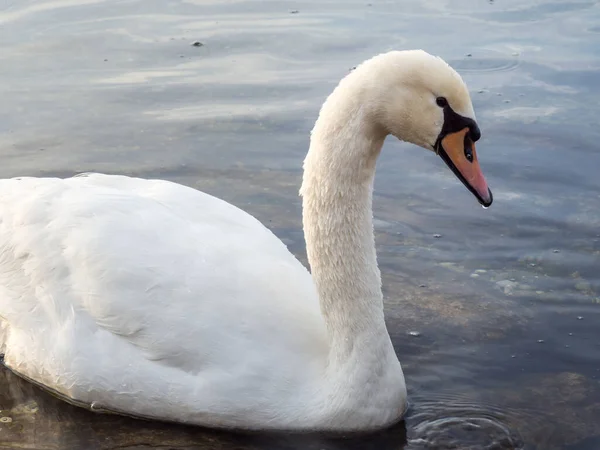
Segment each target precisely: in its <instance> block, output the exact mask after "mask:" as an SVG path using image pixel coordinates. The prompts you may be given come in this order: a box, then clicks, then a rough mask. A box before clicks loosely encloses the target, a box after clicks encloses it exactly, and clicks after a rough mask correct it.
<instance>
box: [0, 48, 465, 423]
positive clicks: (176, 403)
mask: <svg viewBox="0 0 600 450" xmlns="http://www.w3.org/2000/svg"><path fill="white" fill-rule="evenodd" d="M406 68H410V70H407V69H406ZM396 89H397V90H398V92H399V94H398V95H399V96H398V97H397V98H396V97H394V95H395V94H394V92H395V90H396ZM440 90H445V91H447V94H446V95H448V97H449V99H451V98H452V96H454V98H455V99H454V100H451V101H454V102H455V103H456V108H457V109H460V108H463V110H465V109H466V110H467V112H469V111H472V107H471V103H470V99H469V98H468V93H466V88H465V87H464V84H463V83H462V80H460V77H458V75H457V74H456V73H455V72H454V71H453V70H452V69H450V68H449V67H448V66H447V65H446V64H445V63H443V61H441V60H439V59H437V58H434V57H432V56H430V55H427V54H426V53H424V52H392V53H389V54H385V55H380V56H378V57H376V58H374V59H372V60H370V61H368V62H366V63H364V64H363V65H362V66H360V67H359V68H358V69H357V70H356V71H355V72H354V73H352V74H350V75H349V76H348V77H347V78H346V79H345V80H343V81H342V83H340V86H339V87H338V88H337V89H336V91H335V92H334V93H333V94H332V95H331V96H330V97H329V99H328V100H327V102H326V104H325V105H324V106H323V109H322V111H321V115H320V118H319V121H318V122H317V124H316V126H315V129H314V131H313V134H312V138H311V149H310V151H309V154H308V156H307V159H306V161H305V175H304V181H303V186H302V194H303V202H304V204H303V207H304V229H305V233H306V238H307V246H308V254H309V259H310V263H311V266H312V272H313V276H314V280H313V278H312V277H311V275H310V274H309V273H308V271H307V270H306V269H305V268H304V267H303V266H302V265H301V264H300V263H299V262H298V261H297V260H296V258H294V256H293V255H292V254H291V253H290V252H289V251H288V250H287V248H286V247H285V245H284V244H283V243H282V242H281V241H280V240H279V239H277V238H276V237H275V236H274V235H273V233H271V231H269V230H268V229H267V228H265V227H264V226H263V225H262V224H261V223H260V222H258V221H257V220H256V219H255V218H253V217H252V216H250V215H249V214H247V213H245V212H243V211H242V210H240V209H238V208H236V207H235V206H233V205H230V204H228V203H226V202H224V201H222V200H219V199H217V198H215V197H212V196H210V195H207V194H204V193H202V192H198V191H196V190H194V189H191V188H188V187H184V186H181V185H178V184H175V183H171V182H167V181H161V180H143V179H138V178H129V177H124V176H113V175H101V174H83V175H82V176H78V177H73V178H70V179H55V178H18V179H9V180H2V181H0V316H1V318H0V322H1V324H0V325H1V328H0V349H2V350H3V351H4V352H5V353H6V355H5V364H6V365H7V366H8V367H10V368H11V369H12V370H14V371H15V372H17V373H19V374H21V375H23V376H25V377H27V378H29V379H31V380H32V381H34V382H37V383H39V384H41V385H43V386H45V387H47V388H49V389H52V390H54V391H56V392H57V393H59V394H61V395H63V396H65V397H66V398H69V399H72V400H74V401H76V402H78V403H80V404H84V405H90V406H93V408H94V409H108V410H113V411H118V412H122V413H127V414H131V415H139V416H145V417H150V418H156V419H163V420H173V421H179V422H187V423H193V424H198V425H206V426H213V427H237V428H252V429H268V428H277V429H298V430H308V429H313V430H314V429H330V430H357V429H369V428H375V427H380V426H384V425H387V424H389V423H391V422H393V421H396V420H398V419H400V418H401V416H402V414H403V412H404V410H405V408H406V388H405V385H404V377H403V374H402V369H401V367H400V364H399V362H398V360H397V358H396V355H395V353H394V350H393V347H392V345H391V342H390V339H389V335H388V334H387V330H386V328H385V323H384V320H383V302H382V297H381V288H380V276H379V270H378V268H377V262H376V255H375V249H374V244H373V234H372V218H371V216H372V213H371V190H372V181H373V173H374V169H375V164H374V163H375V160H376V157H377V155H378V153H379V149H380V148H381V145H382V144H383V140H384V138H385V135H386V134H387V131H385V132H382V131H381V130H382V129H386V130H388V131H391V132H394V133H395V134H397V135H398V136H399V137H401V138H405V139H407V140H410V141H412V142H414V143H416V144H419V145H421V144H422V142H421V140H422V139H427V138H428V137H429V136H430V135H435V134H436V133H439V127H440V126H441V124H440V120H439V119H440V117H439V114H440V113H439V111H438V110H437V109H433V108H429V106H428V105H420V104H419V103H418V101H417V103H415V100H414V98H421V100H420V101H421V102H424V100H422V96H423V95H424V93H425V92H427V93H429V94H431V95H439V94H438V93H437V92H435V91H440ZM384 95H385V96H386V100H385V101H384V98H383V96H384ZM414 95H417V97H414ZM465 95H466V98H465ZM390 96H391V98H395V101H394V102H390ZM392 103H393V104H392ZM386 105H388V106H386ZM465 105H466V106H465ZM390 108H391V109H390ZM394 111H403V112H402V114H401V115H399V116H398V117H396V118H392V119H390V117H392V116H391V115H390V114H391V112H394ZM376 120H380V121H382V122H381V123H380V124H377V123H375V121H376ZM390 120H391V121H392V122H386V121H390ZM375 125H381V127H376V126H375ZM402 133H404V134H402Z"/></svg>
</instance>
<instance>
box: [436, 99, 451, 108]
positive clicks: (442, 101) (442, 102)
mask: <svg viewBox="0 0 600 450" xmlns="http://www.w3.org/2000/svg"><path fill="white" fill-rule="evenodd" d="M435 102H436V103H437V105H438V106H439V107H440V108H444V107H445V106H448V100H446V97H438V98H436V99H435Z"/></svg>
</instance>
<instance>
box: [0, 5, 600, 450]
mask: <svg viewBox="0 0 600 450" xmlns="http://www.w3.org/2000/svg"><path fill="white" fill-rule="evenodd" d="M142 3H143V4H142ZM292 11H297V12H295V13H294V14H292V13H291V12H292ZM598 19H600V5H599V2H597V1H587V2H586V1H581V2H579V1H577V2H572V1H566V0H565V1H542V0H527V1H523V0H505V1H502V2H499V1H491V0H490V1H486V2H471V1H468V0H431V1H430V0H428V1H424V0H422V1H418V0H415V1H408V0H406V1H397V2H391V1H390V2H373V3H369V2H362V1H344V2H341V1H339V2H338V1H333V0H332V1H328V2H321V1H318V2H317V1H308V0H303V1H300V2H294V3H293V4H291V3H290V4H287V3H281V2H275V1H257V0H254V1H253V0H240V1H222V0H220V1H199V0H197V1H196V0H188V1H184V0H181V1H175V0H174V1H172V2H162V1H158V0H144V2H142V1H141V0H132V1H129V2H117V1H109V0H104V1H102V0H54V1H37V0H36V1H33V0H23V1H19V2H11V3H5V4H3V5H1V6H0V24H1V28H0V40H1V41H2V52H0V67H2V69H1V71H0V77H1V80H2V83H0V96H1V97H2V99H3V101H2V104H1V105H2V107H1V108H0V153H1V157H2V162H3V163H2V165H0V176H3V177H8V176H16V175H23V174H25V175H42V174H49V175H69V174H72V173H76V172H80V171H89V170H95V171H106V172H112V173H127V174H135V175H139V176H144V177H164V178H167V179H171V180H175V181H178V182H182V183H184V184H188V185H190V186H193V187H196V188H199V189H202V190H205V191H207V192H210V193H212V194H215V195H218V196H220V197H222V198H224V199H226V200H228V201H230V202H232V203H234V204H236V205H238V206H240V207H242V208H244V209H246V210H247V211H249V212H251V213H252V214H254V215H255V216H256V217H258V218H259V219H260V220H261V221H262V222H263V223H265V224H266V225H268V226H269V227H270V228H271V229H273V231H274V232H275V233H276V234H277V235H278V236H279V237H281V238H282V239H283V240H284V242H285V243H286V244H287V245H288V246H289V248H290V249H291V250H292V251H293V252H294V253H295V254H297V255H298V257H299V258H300V260H301V261H303V262H305V261H306V258H305V254H304V242H303V236H302V230H301V228H300V224H301V221H300V202H299V198H298V196H297V191H298V187H299V181H300V167H301V161H302V158H303V156H304V153H305V152H306V149H307V143H308V133H309V130H310V128H311V126H312V123H313V122H314V119H315V118H316V114H317V112H318V109H319V107H320V105H321V103H322V101H323V100H324V98H325V96H326V95H327V94H328V93H329V92H330V91H331V89H332V87H333V86H334V84H335V83H337V81H338V80H339V78H340V77H342V76H343V75H344V74H345V73H347V71H348V70H350V69H351V68H352V67H353V66H355V65H356V64H357V63H358V62H360V61H362V60H363V59H365V58H367V57H369V56H372V55H374V54H376V53H378V52H381V51H385V50H389V49H392V48H425V49H427V50H428V51H430V52H432V53H436V54H439V55H441V56H443V57H444V58H445V59H446V60H448V61H449V62H450V63H451V64H452V65H453V66H454V67H456V68H457V69H458V70H459V71H460V72H461V73H462V74H463V76H464V78H465V80H466V81H467V83H468V85H469V87H470V89H471V95H472V98H473V102H474V104H475V109H476V111H477V114H478V120H479V122H480V125H481V128H482V130H483V139H482V140H481V141H480V142H479V143H478V149H479V152H480V155H481V159H482V165H483V169H484V171H485V172H486V175H487V178H488V181H489V183H490V186H491V187H492V190H493V191H494V194H495V199H496V201H495V203H494V205H493V207H492V208H490V209H489V210H487V211H483V210H482V209H481V208H480V207H479V206H478V205H477V204H476V202H475V201H474V200H473V199H471V198H470V196H469V194H468V192H466V190H465V189H464V187H462V186H461V185H460V183H458V182H457V181H456V180H455V179H454V177H453V176H452V174H451V173H450V172H449V171H448V170H447V168H445V167H444V166H443V164H442V162H441V161H438V160H437V159H436V158H434V157H433V156H432V155H429V154H426V152H420V151H415V150H413V149H412V148H411V147H410V146H408V145H405V144H402V143H398V142H395V141H394V140H392V139H390V140H388V141H387V142H386V145H385V148H384V152H383V154H382V157H381V160H380V163H379V165H378V173H377V181H376V192H375V200H374V208H375V218H376V221H375V224H376V232H377V245H378V252H379V261H380V265H381V268H382V272H383V282H384V293H385V297H386V313H387V317H388V327H389V330H390V334H391V336H392V340H393V342H394V345H395V348H396V350H397V353H398V355H399V358H400V359H401V361H402V363H403V366H404V368H405V372H406V377H407V382H408V385H409V390H410V400H411V409H410V411H409V414H408V416H407V418H406V421H405V422H403V423H401V424H399V425H398V426H396V427H394V428H392V429H390V430H387V431H385V432H381V433H376V434H375V435H372V436H368V437H362V438H359V437H357V436H347V437H345V438H340V437H331V436H311V435H301V436H299V435H292V436H288V435H268V436H265V435H260V434H253V435H247V434H236V433H224V432H216V431H209V430H202V429H197V428H189V427H181V426H176V425H170V424H158V423H152V422H144V421H136V420H133V419H129V418H122V417H116V416H107V415H98V414H93V413H89V412H87V411H83V410H81V409H78V408H75V407H72V406H70V405H66V404H64V403H63V402H61V401H59V400H57V399H55V398H53V397H52V396H50V395H48V394H46V393H44V392H41V391H40V390H39V389H38V388H36V387H34V386H31V385H29V384H28V383H26V382H24V381H22V380H20V379H18V378H16V377H15V376H14V375H13V374H11V373H10V372H7V371H6V370H1V371H0V447H2V448H40V449H46V448H48V449H50V448H52V449H56V448H60V449H109V448H120V449H125V448H132V449H133V448H136V449H139V448H178V449H184V448H190V449H191V448H199V449H220V448H224V449H225V448H227V449H230V448H239V449H242V448H243V449H252V448H257V449H258V448H260V449H264V448H271V449H286V448H290V449H291V448H303V449H304V448H309V449H359V448H360V449H363V448H373V449H433V448H435V449H451V448H452V449H458V448H460V449H490V450H491V449H513V448H523V449H528V450H529V449H540V450H542V449H543V450H551V449H570V450H597V449H598V448H600V425H598V424H600V385H599V381H598V380H599V377H600V366H599V364H598V361H599V360H600V339H598V331H597V325H595V324H597V323H598V320H599V319H600V313H599V311H600V310H599V308H600V306H599V303H600V278H599V276H598V270H597V267H598V261H599V260H600V259H599V256H600V181H599V179H598V177H597V167H598V166H599V164H600V156H599V153H598V152H597V146H598V141H599V138H600V131H599V130H598V126H597V118H598V101H597V93H598V91H599V89H600V77H598V69H600V54H599V52H598V49H599V48H600V33H599V32H598V26H597V23H598ZM196 40H198V41H200V42H202V44H203V45H202V46H200V47H194V46H192V45H190V44H191V43H192V42H193V41H196ZM411 332H412V333H411Z"/></svg>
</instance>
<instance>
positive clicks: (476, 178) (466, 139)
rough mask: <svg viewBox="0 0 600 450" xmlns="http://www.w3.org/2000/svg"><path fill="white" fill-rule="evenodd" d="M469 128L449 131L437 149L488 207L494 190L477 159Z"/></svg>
mask: <svg viewBox="0 0 600 450" xmlns="http://www.w3.org/2000/svg"><path fill="white" fill-rule="evenodd" d="M468 132H469V128H463V129H462V130H460V131H456V132H454V133H448V134H447V135H446V136H444V137H443V138H442V139H440V140H439V141H438V145H437V148H436V151H437V152H438V154H439V155H440V156H441V157H442V159H443V160H444V162H445V163H446V164H447V165H448V167H450V169H452V172H454V175H456V176H457V177H458V179H459V180H460V181H462V182H463V184H464V185H465V186H466V187H467V188H468V189H469V190H470V191H471V192H472V193H473V195H475V197H477V200H479V203H481V204H482V205H483V206H485V207H488V206H490V205H491V204H492V201H493V197H492V191H490V188H488V185H487V182H486V181H485V178H484V176H483V173H482V172H481V168H480V167H479V162H478V161H477V151H476V150H475V143H474V142H473V141H472V140H471V138H470V136H469V134H468Z"/></svg>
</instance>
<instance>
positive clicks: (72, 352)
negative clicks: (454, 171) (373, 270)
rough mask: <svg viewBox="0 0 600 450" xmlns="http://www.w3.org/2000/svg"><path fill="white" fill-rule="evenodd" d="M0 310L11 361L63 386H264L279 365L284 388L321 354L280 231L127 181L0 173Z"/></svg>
mask: <svg viewBox="0 0 600 450" xmlns="http://www.w3.org/2000/svg"><path fill="white" fill-rule="evenodd" d="M0 316H1V317H2V322H3V324H2V325H3V329H2V330H3V331H0V332H1V333H2V334H1V335H0V345H1V346H2V347H3V348H4V350H3V351H5V352H6V358H5V361H6V363H7V365H9V366H10V367H11V368H13V370H15V371H17V372H19V373H22V374H23V375H25V376H27V377H29V378H31V379H33V380H35V381H38V382H39V383H41V384H43V385H46V386H49V387H52V388H57V389H58V390H62V391H69V389H70V388H69V386H71V387H72V388H74V389H75V388H82V387H85V386H83V385H84V384H85V383H88V384H89V386H90V387H96V388H99V387H102V383H104V384H105V385H106V386H107V387H108V386H109V385H111V383H115V384H117V383H120V382H122V381H125V380H135V381H136V382H140V383H142V384H143V382H144V379H146V380H147V382H148V384H151V383H154V384H156V381H158V380H157V379H158V378H160V377H163V378H164V377H167V376H168V377H169V378H170V379H171V380H174V379H176V376H175V375H174V372H173V371H178V372H179V373H183V374H184V375H185V376H187V375H197V374H198V373H200V372H202V371H205V373H209V372H210V373H211V374H213V378H214V379H217V378H218V377H219V375H222V374H224V373H227V374H229V376H230V379H231V376H235V375H236V374H237V373H239V379H244V380H254V379H255V378H253V377H252V376H251V375H252V374H254V373H256V374H263V375H262V377H263V378H262V379H261V380H260V382H261V383H263V384H264V383H265V382H266V380H265V379H264V374H267V373H270V372H273V367H274V366H277V362H281V361H285V362H286V364H285V365H283V367H281V370H282V371H284V372H286V371H287V372H286V373H278V374H274V380H275V378H277V379H279V380H280V381H281V382H283V383H285V382H286V381H289V379H290V377H293V376H294V375H293V374H294V372H295V371H296V372H297V371H300V372H301V371H302V366H303V365H305V364H306V363H307V360H306V359H304V358H302V357H301V355H303V354H304V355H310V356H308V358H309V361H310V358H311V357H312V356H314V355H315V354H319V353H320V352H323V351H325V348H326V345H325V337H324V336H325V335H324V327H323V324H322V320H321V318H320V312H319V307H318V302H317V297H316V292H315V290H314V286H313V283H312V280H311V278H310V275H309V274H308V272H307V271H306V270H305V269H304V267H302V265H301V264H300V263H299V262H298V261H297V260H296V259H295V258H294V257H293V256H292V255H291V254H290V253H289V251H288V250H287V248H286V247H285V245H284V244H283V243H282V242H281V241H280V240H279V239H277V238H276V237H275V236H274V235H273V233H271V231H269V230H268V229H267V228H265V227H264V226H263V225H262V224H261V223H260V222H258V221H257V220H256V219H255V218H254V217H252V216H250V215H249V214H247V213H245V212H243V211H241V210H240V209H238V208H236V207H235V206H233V205H231V204H228V203H226V202H224V201H222V200H219V199H217V198H215V197H212V196H210V195H208V194H205V193H202V192H199V191H197V190H194V189H191V188H188V187H185V186H181V185H178V184H175V183H171V182H168V181H162V180H142V179H136V178H129V177H124V176H112V175H100V174H86V175H85V176H79V177H74V178H69V179H49V178H46V179H39V178H20V179H10V180H1V181H0ZM290 355H295V356H294V357H290ZM299 355H300V356H299ZM275 361H277V362H275ZM141 371H145V372H144V373H141ZM167 373H168V374H167ZM177 376H183V375H177ZM153 378H157V379H153ZM207 378H208V375H207ZM113 379H114V381H112V380H113ZM186 379H187V378H186ZM84 380H87V381H85V382H84ZM274 380H272V381H273V382H274ZM257 382H258V381H257ZM182 383H183V384H185V381H182ZM275 384H276V383H275ZM238 387H239V388H240V389H244V390H247V389H252V388H255V387H256V386H247V385H245V386H238ZM67 395H71V394H69V393H67Z"/></svg>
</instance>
